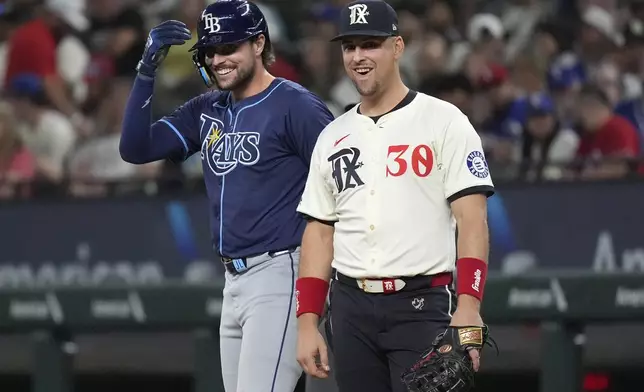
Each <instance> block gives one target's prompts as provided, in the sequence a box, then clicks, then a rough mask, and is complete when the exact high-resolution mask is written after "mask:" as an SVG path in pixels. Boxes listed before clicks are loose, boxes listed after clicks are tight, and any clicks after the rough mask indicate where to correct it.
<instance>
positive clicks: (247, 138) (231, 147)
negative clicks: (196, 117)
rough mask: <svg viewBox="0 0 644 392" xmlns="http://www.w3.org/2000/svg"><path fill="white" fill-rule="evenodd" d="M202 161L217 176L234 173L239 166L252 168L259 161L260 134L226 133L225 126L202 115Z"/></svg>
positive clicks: (214, 119)
mask: <svg viewBox="0 0 644 392" xmlns="http://www.w3.org/2000/svg"><path fill="white" fill-rule="evenodd" d="M200 134H201V135H204V134H205V135H206V136H205V137H204V138H203V141H202V142H201V159H202V160H203V162H204V167H206V166H207V167H208V168H209V169H210V171H212V172H213V173H214V174H215V175H216V176H223V175H225V174H228V173H230V172H231V171H233V170H234V169H235V168H236V167H237V165H240V164H241V165H244V166H252V165H254V164H256V163H257V162H258V161H259V157H260V153H259V133H258V132H234V133H224V124H223V122H221V121H220V120H218V119H216V118H212V117H210V116H208V115H205V114H202V115H201V131H200Z"/></svg>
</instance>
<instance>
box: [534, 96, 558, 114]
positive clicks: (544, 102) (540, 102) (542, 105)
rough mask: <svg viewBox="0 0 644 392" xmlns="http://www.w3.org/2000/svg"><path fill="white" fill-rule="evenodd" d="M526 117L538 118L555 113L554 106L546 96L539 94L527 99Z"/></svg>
mask: <svg viewBox="0 0 644 392" xmlns="http://www.w3.org/2000/svg"><path fill="white" fill-rule="evenodd" d="M527 109H528V110H527V115H528V116H540V115H545V114H552V113H554V112H555V104H554V102H553V100H552V98H550V96H548V94H546V93H543V92H539V93H534V94H531V95H530V96H529V97H528V108H527Z"/></svg>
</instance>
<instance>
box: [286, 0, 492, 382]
mask: <svg viewBox="0 0 644 392" xmlns="http://www.w3.org/2000/svg"><path fill="white" fill-rule="evenodd" d="M340 17H341V20H340V35H339V36H337V37H336V38H335V39H334V40H336V41H341V44H342V53H343V60H344V66H345V70H346V72H347V74H348V76H349V77H350V78H351V79H352V81H353V83H354V84H355V86H356V88H357V90H358V92H359V93H360V96H361V101H360V103H359V104H358V105H356V106H355V107H354V108H352V109H351V110H349V111H348V112H347V113H345V114H343V115H342V116H340V117H338V118H337V119H335V120H334V121H333V122H331V123H330V124H329V125H328V126H327V127H326V128H325V129H324V130H323V131H322V133H321V135H320V137H319V138H318V140H317V143H316V145H315V148H314V150H313V156H312V159H311V167H310V170H309V175H308V179H307V182H306V186H305V190H304V193H303V196H302V200H301V202H300V204H299V206H298V211H299V212H300V213H302V214H303V215H305V217H306V218H307V219H308V223H307V226H306V228H305V231H304V235H303V239H302V248H301V251H302V254H301V261H300V270H299V278H298V280H297V283H296V296H297V305H296V307H297V309H296V313H297V316H298V353H297V355H298V361H299V362H300V364H301V365H302V367H303V369H304V371H305V372H306V373H308V374H309V375H312V376H314V377H319V378H325V377H327V375H328V373H329V371H330V367H329V363H328V355H327V354H328V351H327V346H326V344H325V342H324V339H323V338H322V336H321V335H320V333H319V332H318V328H317V323H318V321H319V317H320V314H321V313H322V312H323V308H324V301H325V298H326V295H327V290H328V289H329V284H328V282H329V281H331V287H330V295H329V297H330V305H329V309H330V316H329V317H330V327H331V333H332V336H331V339H330V341H331V343H332V346H333V354H334V357H335V364H334V369H333V371H334V373H335V378H336V381H337V384H338V387H339V390H340V392H355V391H369V392H402V391H405V390H406V389H405V386H404V385H403V384H402V382H401V380H400V376H401V374H402V373H403V371H404V370H406V369H407V368H408V367H409V366H411V365H412V364H413V363H414V362H416V361H417V360H418V358H419V356H420V354H421V353H422V352H423V351H424V350H425V349H427V348H428V346H429V345H431V343H432V340H433V339H434V338H435V337H436V336H437V335H438V334H439V333H441V332H443V331H445V330H446V329H447V327H448V326H482V325H483V320H482V319H481V316H480V302H481V300H482V296H483V289H484V285H485V278H486V272H487V257H488V228H487V209H486V205H487V203H486V198H487V197H488V196H490V195H492V194H493V192H494V188H493V183H492V180H491V177H490V173H489V169H488V166H487V163H486V160H485V156H484V154H483V149H482V146H481V140H480V138H479V136H478V134H477V133H476V131H475V130H474V128H473V127H472V125H471V124H470V122H469V120H468V118H467V117H466V116H465V115H464V114H463V113H462V112H461V111H460V110H459V109H457V108H456V107H455V106H453V105H451V104H449V103H447V102H445V101H441V100H439V99H437V98H434V97H431V96H428V95H425V94H422V93H418V92H415V91H412V90H410V89H409V88H407V87H406V86H405V85H404V84H403V82H402V80H401V78H400V72H399V68H398V61H399V59H400V58H401V56H402V54H403V52H404V42H403V40H402V38H401V37H400V36H399V35H398V27H397V26H398V18H397V16H396V13H395V11H394V10H393V9H392V8H391V7H390V6H389V5H388V4H387V3H385V2H383V1H380V0H365V1H358V2H353V3H350V4H348V5H347V6H345V8H344V9H343V10H342V12H341V15H340ZM457 229H458V237H457V236H456V230H457ZM454 272H456V277H457V278H456V279H455V280H456V282H455V283H456V284H455V287H454V284H453V283H454V282H453V280H454V279H453V276H454ZM470 357H471V358H472V361H473V365H474V369H475V370H478V367H479V365H480V359H479V351H477V350H471V351H470Z"/></svg>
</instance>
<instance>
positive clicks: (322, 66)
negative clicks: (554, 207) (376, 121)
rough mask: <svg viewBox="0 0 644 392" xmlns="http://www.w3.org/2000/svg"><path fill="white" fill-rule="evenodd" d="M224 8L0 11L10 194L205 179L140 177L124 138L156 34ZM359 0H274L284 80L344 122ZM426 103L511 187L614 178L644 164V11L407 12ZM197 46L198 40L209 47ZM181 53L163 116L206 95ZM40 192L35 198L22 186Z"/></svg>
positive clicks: (156, 172) (169, 76)
mask: <svg viewBox="0 0 644 392" xmlns="http://www.w3.org/2000/svg"><path fill="white" fill-rule="evenodd" d="M207 2H209V1H208V0H87V1H85V0H13V1H8V0H5V1H4V2H3V3H1V5H0V12H1V19H0V41H1V43H0V91H1V92H2V98H1V101H0V180H2V185H1V186H0V197H2V198H11V197H14V198H15V197H23V196H33V195H38V194H41V193H47V192H49V193H52V192H53V193H56V192H58V193H60V192H62V193H64V194H65V195H69V194H73V195H76V196H90V195H102V194H105V192H106V191H107V189H108V188H107V187H105V186H104V185H102V183H103V182H113V181H122V180H130V179H135V178H138V179H146V180H149V181H148V182H150V181H153V182H154V183H155V184H158V183H159V182H158V181H154V180H155V179H160V178H163V179H167V180H168V183H170V184H174V185H173V186H176V184H184V183H185V181H186V179H194V178H197V179H198V178H199V176H200V175H201V163H200V158H199V156H198V154H197V155H195V156H193V157H191V158H190V159H189V160H188V161H186V162H185V163H183V164H182V165H176V164H172V163H169V162H158V163H154V164H148V165H142V166H134V165H130V164H128V163H125V162H123V161H122V160H121V158H120V156H119V152H118V143H119V134H120V125H121V120H122V117H123V111H124V106H125V102H126V99H127V95H128V93H129V89H130V86H131V84H132V81H133V78H134V76H135V66H136V64H137V62H138V60H139V59H140V55H141V53H142V50H143V48H144V45H145V41H146V36H147V32H148V30H149V29H150V28H151V27H153V26H154V25H155V24H156V23H158V22H159V21H161V20H164V19H178V20H182V21H184V22H185V23H186V24H188V26H189V27H190V28H193V29H195V28H196V23H197V21H198V19H199V17H200V13H201V10H202V8H203V7H204V5H205V4H206V3H207ZM345 2H347V1H346V0H326V1H322V0H291V1H289V0H258V1H257V3H258V5H260V7H261V8H262V10H263V11H264V13H265V15H266V18H267V20H268V24H269V28H270V32H271V40H272V42H273V46H274V48H275V50H276V55H277V56H276V57H277V61H276V63H275V64H274V65H273V66H272V68H271V72H272V73H273V74H274V75H276V76H280V77H285V78H288V79H291V80H294V81H296V82H299V83H301V84H303V85H304V86H306V87H308V88H309V89H311V90H313V91H314V92H316V93H317V94H319V95H320V96H322V97H323V98H324V99H325V100H326V101H327V103H328V105H329V107H330V108H331V110H332V111H333V112H334V113H335V114H336V115H339V114H341V113H343V112H344V111H345V110H347V108H349V107H351V105H353V104H355V102H357V101H358V99H359V97H358V96H357V93H356V91H355V90H354V88H353V85H352V84H351V82H350V81H349V80H348V79H347V78H346V77H345V76H344V70H343V69H342V62H341V58H340V56H341V52H340V50H339V49H338V48H337V47H336V46H335V45H332V44H330V43H329V42H328V40H329V38H330V37H332V36H333V35H334V32H335V18H336V15H337V11H338V9H339V6H341V5H342V4H343V3H345ZM390 3H391V4H392V5H393V6H394V7H395V8H396V9H397V10H398V13H399V19H400V31H401V34H402V36H403V38H404V40H405V42H406V54H405V56H404V58H403V60H402V62H401V69H402V73H403V75H404V78H405V81H406V83H407V84H408V85H409V86H410V87H411V88H414V89H416V90H419V91H421V92H425V93H428V94H431V95H434V96H437V97H439V98H442V99H445V100H447V101H450V102H452V103H453V104H455V105H457V106H458V107H459V108H460V109H461V110H462V111H463V112H465V113H466V114H467V115H468V116H469V118H470V120H471V121H472V123H473V124H474V125H475V127H476V128H477V130H478V131H479V132H480V134H481V136H482V138H483V141H484V147H485V149H486V151H487V154H488V159H489V161H490V166H491V169H492V173H493V174H494V176H495V179H497V180H500V179H521V180H527V181H538V180H568V179H606V178H624V177H629V176H634V175H635V176H636V175H638V174H639V175H641V174H642V173H644V165H643V164H642V160H641V158H640V157H641V156H642V154H643V151H644V98H643V95H642V92H643V91H642V90H643V80H644V1H643V0H632V1H618V0H595V1H592V0H392V1H390ZM195 39H196V31H195V34H194V35H193V41H194V40H195ZM192 44H193V42H188V43H187V44H185V45H183V46H181V47H173V49H172V50H171V51H170V54H169V56H168V58H167V59H166V61H165V62H164V64H163V66H162V69H161V72H160V75H159V77H158V78H157V82H156V86H155V97H154V101H153V108H154V116H155V117H156V118H159V117H161V116H162V115H164V114H167V113H168V112H170V111H171V110H172V109H173V108H175V107H176V106H178V105H180V104H181V103H183V102H184V101H185V100H187V99H189V98H191V97H193V96H195V95H197V94H200V93H202V92H203V91H205V90H204V89H205V86H204V85H203V84H202V82H201V80H200V79H199V77H198V76H197V75H196V74H195V71H194V68H193V64H192V61H191V58H190V55H189V54H188V48H189V47H190V46H192ZM15 183H29V186H18V187H16V186H13V184H15Z"/></svg>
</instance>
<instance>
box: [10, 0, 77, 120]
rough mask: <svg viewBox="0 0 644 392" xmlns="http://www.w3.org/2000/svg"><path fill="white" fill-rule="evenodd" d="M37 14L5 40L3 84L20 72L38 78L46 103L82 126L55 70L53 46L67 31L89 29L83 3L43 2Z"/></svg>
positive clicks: (55, 60) (51, 0) (56, 0)
mask: <svg viewBox="0 0 644 392" xmlns="http://www.w3.org/2000/svg"><path fill="white" fill-rule="evenodd" d="M39 11H40V12H38V13H37V17H36V18H34V19H32V20H30V21H29V22H26V23H24V24H23V25H22V26H20V27H18V28H17V29H16V30H15V31H14V33H13V34H12V36H11V38H10V39H9V42H8V55H7V70H6V73H5V76H4V80H5V84H6V83H7V82H8V81H9V80H11V79H13V77H14V76H16V75H17V74H21V73H31V74H36V75H38V76H40V77H41V78H42V79H43V80H44V87H45V91H46V94H47V98H48V99H49V101H50V102H52V103H53V105H54V106H55V107H56V109H58V110H59V111H61V112H63V113H64V114H66V115H67V116H69V117H70V118H71V119H72V121H73V122H74V124H75V125H76V126H78V127H82V126H83V125H84V124H85V119H84V118H83V116H82V114H81V113H80V111H79V110H78V108H77V107H76V105H75V104H74V102H73V100H72V99H71V97H70V95H71V94H70V93H69V91H67V88H66V86H65V83H64V81H63V79H62V78H61V76H60V74H59V72H58V70H57V66H56V64H57V58H56V47H57V42H58V41H59V39H60V38H62V37H63V36H65V34H67V33H68V32H69V31H70V29H73V30H77V31H84V30H86V29H87V27H88V26H89V22H88V20H87V18H86V17H85V0H45V2H44V5H43V7H42V8H41V9H40V10H39Z"/></svg>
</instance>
